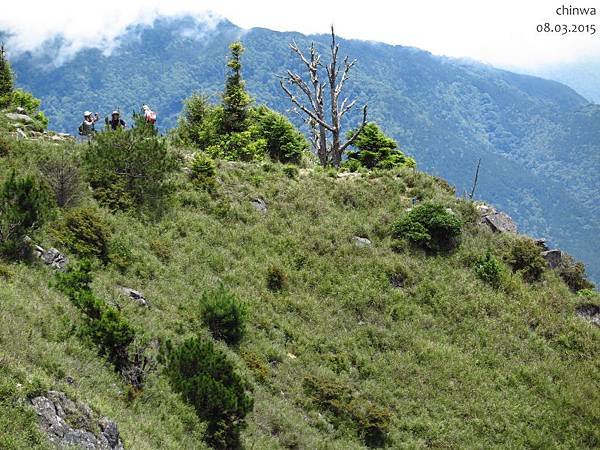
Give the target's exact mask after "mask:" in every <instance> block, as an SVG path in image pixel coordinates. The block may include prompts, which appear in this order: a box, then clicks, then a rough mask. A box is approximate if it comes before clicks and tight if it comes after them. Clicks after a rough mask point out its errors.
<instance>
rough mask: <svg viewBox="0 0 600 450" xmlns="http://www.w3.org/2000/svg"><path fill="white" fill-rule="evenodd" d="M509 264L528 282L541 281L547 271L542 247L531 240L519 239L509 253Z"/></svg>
mask: <svg viewBox="0 0 600 450" xmlns="http://www.w3.org/2000/svg"><path fill="white" fill-rule="evenodd" d="M508 263H509V264H510V265H511V266H512V269H513V271H514V272H518V273H520V274H521V275H522V276H523V279H524V280H525V281H527V282H534V281H540V280H541V279H542V274H543V273H544V270H545V269H546V260H545V259H544V258H543V257H542V255H541V251H540V247H539V246H538V245H537V244H536V243H535V242H534V241H533V240H531V239H529V238H522V239H517V240H516V241H515V242H514V243H513V245H512V247H511V249H510V252H509V255H508Z"/></svg>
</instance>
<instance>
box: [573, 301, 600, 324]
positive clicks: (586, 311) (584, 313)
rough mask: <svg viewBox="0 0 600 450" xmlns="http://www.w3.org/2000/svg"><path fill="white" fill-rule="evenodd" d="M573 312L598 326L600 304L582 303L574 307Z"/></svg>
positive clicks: (599, 321) (599, 322)
mask: <svg viewBox="0 0 600 450" xmlns="http://www.w3.org/2000/svg"><path fill="white" fill-rule="evenodd" d="M575 314H577V315H578V316H579V317H581V318H582V319H585V320H587V321H588V322H591V323H592V324H594V325H596V326H597V327H600V306H598V305H593V304H588V305H582V306H579V307H578V308H576V309H575Z"/></svg>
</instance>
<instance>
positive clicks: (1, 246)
mask: <svg viewBox="0 0 600 450" xmlns="http://www.w3.org/2000/svg"><path fill="white" fill-rule="evenodd" d="M52 205H53V204H52V201H51V197H50V195H49V193H48V189H47V188H46V187H45V186H43V185H42V184H40V183H39V182H37V181H36V180H35V179H34V178H32V177H30V176H27V177H24V178H17V176H16V174H15V172H14V171H13V172H12V173H11V175H10V176H9V178H8V179H7V180H6V181H5V182H4V184H3V185H2V188H0V255H4V256H5V257H8V258H19V257H20V256H23V254H24V251H25V244H24V238H25V236H26V235H27V234H28V233H30V232H32V231H33V230H36V229H37V228H39V227H40V226H41V225H42V224H43V222H44V221H45V220H46V219H47V217H48V215H49V213H50V210H51V207H52Z"/></svg>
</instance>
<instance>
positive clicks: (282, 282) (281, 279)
mask: <svg viewBox="0 0 600 450" xmlns="http://www.w3.org/2000/svg"><path fill="white" fill-rule="evenodd" d="M286 287H287V275H286V274H285V272H284V271H283V269H281V268H280V267H278V266H270V267H269V269H268V270H267V288H268V289H269V290H270V291H272V292H281V291H282V290H284V289H285V288H286Z"/></svg>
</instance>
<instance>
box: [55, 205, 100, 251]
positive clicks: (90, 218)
mask: <svg viewBox="0 0 600 450" xmlns="http://www.w3.org/2000/svg"><path fill="white" fill-rule="evenodd" d="M51 233H52V234H53V236H54V237H55V238H56V239H57V241H58V242H59V243H60V244H61V246H62V247H64V248H66V249H67V250H69V251H71V252H73V253H75V254H77V255H79V256H82V257H95V258H99V259H100V260H101V261H103V262H108V252H109V243H110V238H111V231H110V228H109V226H108V224H107V223H106V222H105V221H104V219H103V218H102V216H101V215H100V214H98V212H97V211H96V210H94V209H93V208H74V209H71V210H69V211H67V212H65V214H64V216H63V218H62V220H60V221H59V222H58V223H57V224H56V226H55V227H54V228H53V229H52V231H51Z"/></svg>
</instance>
